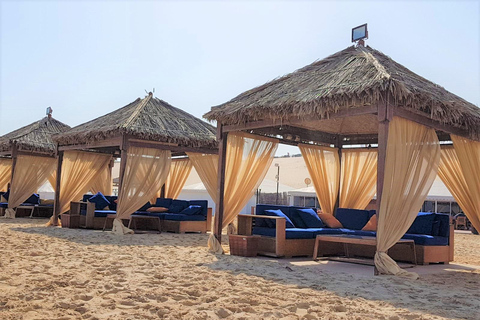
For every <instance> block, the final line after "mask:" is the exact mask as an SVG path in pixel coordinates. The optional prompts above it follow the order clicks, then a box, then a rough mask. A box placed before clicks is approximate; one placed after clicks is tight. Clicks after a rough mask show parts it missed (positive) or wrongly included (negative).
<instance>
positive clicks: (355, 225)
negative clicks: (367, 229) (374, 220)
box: [335, 208, 370, 230]
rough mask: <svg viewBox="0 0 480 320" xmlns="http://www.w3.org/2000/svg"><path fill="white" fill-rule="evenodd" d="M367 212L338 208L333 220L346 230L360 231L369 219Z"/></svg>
mask: <svg viewBox="0 0 480 320" xmlns="http://www.w3.org/2000/svg"><path fill="white" fill-rule="evenodd" d="M369 215H370V212H369V211H368V210H357V209H346V208H338V209H337V212H336V213H335V218H337V220H338V221H340V223H341V224H342V226H343V227H345V228H346V229H351V230H361V229H362V228H363V227H364V226H365V225H366V224H367V222H368V220H369V219H370V217H369Z"/></svg>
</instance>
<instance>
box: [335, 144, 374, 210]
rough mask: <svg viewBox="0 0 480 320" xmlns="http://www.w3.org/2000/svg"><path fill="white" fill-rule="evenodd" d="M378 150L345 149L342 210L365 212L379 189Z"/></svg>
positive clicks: (341, 186) (341, 192)
mask: <svg viewBox="0 0 480 320" xmlns="http://www.w3.org/2000/svg"><path fill="white" fill-rule="evenodd" d="M377 158H378V152H377V150H371V149H343V150H342V168H341V172H342V174H341V183H340V202H339V205H340V208H351V209H360V210H363V209H365V208H366V207H367V205H368V204H369V203H370V201H371V200H372V198H373V196H374V195H375V192H376V187H377Z"/></svg>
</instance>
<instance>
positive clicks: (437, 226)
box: [432, 221, 440, 236]
mask: <svg viewBox="0 0 480 320" xmlns="http://www.w3.org/2000/svg"><path fill="white" fill-rule="evenodd" d="M439 233H440V221H433V223H432V236H438V234H439Z"/></svg>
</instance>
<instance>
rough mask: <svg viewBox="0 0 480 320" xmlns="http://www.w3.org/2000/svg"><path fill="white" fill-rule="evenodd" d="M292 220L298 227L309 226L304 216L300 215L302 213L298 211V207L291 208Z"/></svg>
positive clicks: (304, 227)
mask: <svg viewBox="0 0 480 320" xmlns="http://www.w3.org/2000/svg"><path fill="white" fill-rule="evenodd" d="M290 220H292V222H293V224H294V225H295V226H296V227H297V228H302V229H306V228H308V226H307V225H306V224H305V222H303V219H302V217H301V216H300V213H299V212H298V211H297V209H294V210H291V211H290Z"/></svg>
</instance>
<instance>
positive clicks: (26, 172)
mask: <svg viewBox="0 0 480 320" xmlns="http://www.w3.org/2000/svg"><path fill="white" fill-rule="evenodd" d="M56 163H57V161H56V159H55V158H49V157H36V156H27V155H18V156H17V163H16V165H15V172H14V173H13V180H12V185H11V186H10V196H9V198H8V209H7V210H6V212H5V217H6V218H15V210H14V208H16V207H18V206H19V205H20V204H22V203H23V202H24V201H25V200H27V199H28V197H30V196H31V195H32V194H33V193H35V192H36V191H37V190H38V188H39V187H40V186H41V185H42V184H44V183H45V182H46V181H47V178H48V176H50V175H51V173H52V171H54V170H55V165H56Z"/></svg>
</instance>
